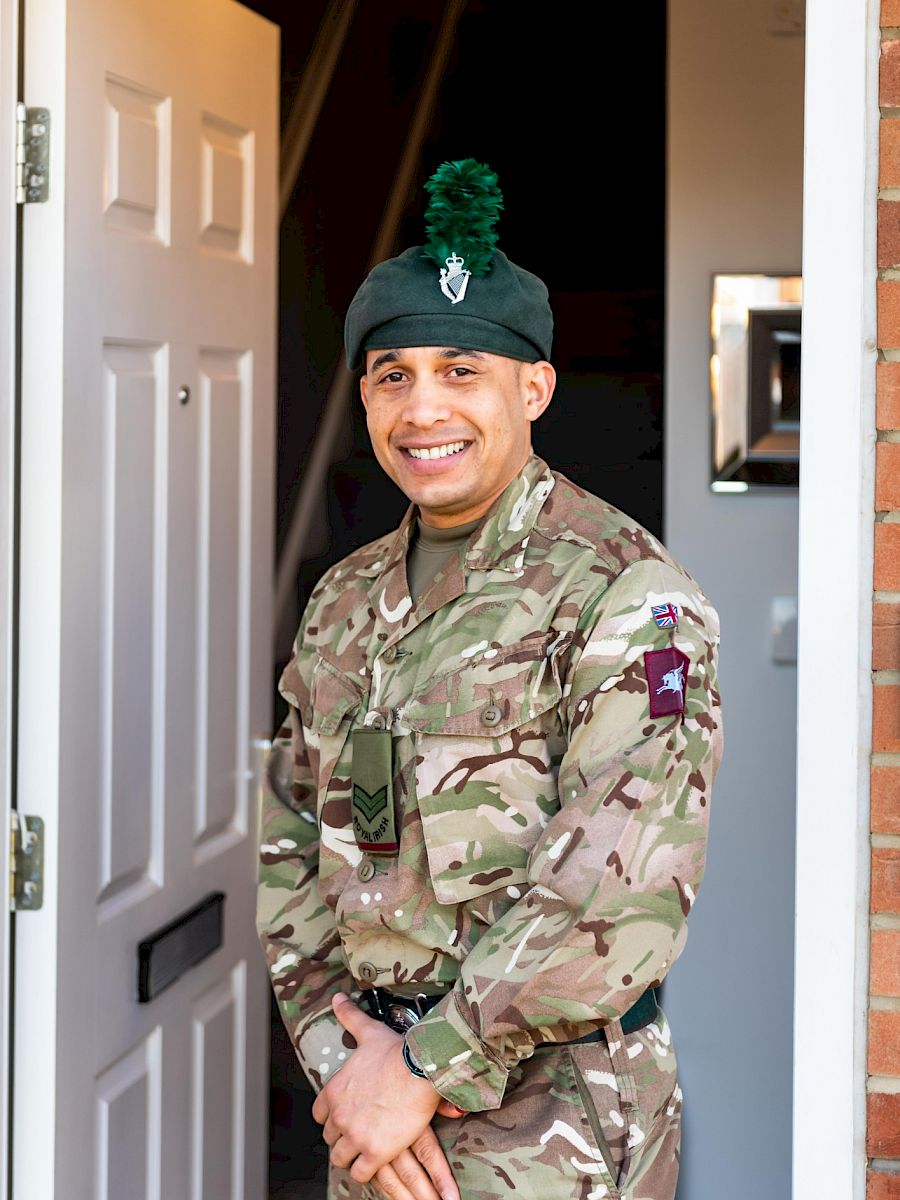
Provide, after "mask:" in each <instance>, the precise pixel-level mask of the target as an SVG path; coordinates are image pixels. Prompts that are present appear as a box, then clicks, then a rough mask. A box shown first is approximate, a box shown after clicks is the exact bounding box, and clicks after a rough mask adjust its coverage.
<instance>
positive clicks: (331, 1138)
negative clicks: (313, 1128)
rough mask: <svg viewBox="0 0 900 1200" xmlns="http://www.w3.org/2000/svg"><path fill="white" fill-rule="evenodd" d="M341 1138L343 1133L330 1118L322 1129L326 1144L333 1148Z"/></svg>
mask: <svg viewBox="0 0 900 1200" xmlns="http://www.w3.org/2000/svg"><path fill="white" fill-rule="evenodd" d="M340 1136H341V1131H340V1130H339V1129H338V1128H337V1126H336V1125H335V1123H334V1121H332V1120H331V1118H330V1117H329V1119H328V1120H327V1121H326V1122H325V1125H324V1127H323V1129H322V1139H323V1141H324V1142H325V1144H326V1146H333V1145H335V1143H336V1142H337V1140H338V1138H339V1137H340Z"/></svg>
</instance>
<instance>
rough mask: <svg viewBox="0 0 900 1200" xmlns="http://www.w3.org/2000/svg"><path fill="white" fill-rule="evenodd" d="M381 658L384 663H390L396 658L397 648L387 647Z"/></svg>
mask: <svg viewBox="0 0 900 1200" xmlns="http://www.w3.org/2000/svg"><path fill="white" fill-rule="evenodd" d="M381 657H382V659H383V660H384V661H385V662H386V663H392V662H393V661H394V659H395V658H396V657H397V647H396V646H388V648H387V650H385V652H384V654H382V656H381Z"/></svg>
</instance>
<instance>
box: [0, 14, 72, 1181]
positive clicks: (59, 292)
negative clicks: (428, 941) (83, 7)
mask: <svg viewBox="0 0 900 1200" xmlns="http://www.w3.org/2000/svg"><path fill="white" fill-rule="evenodd" d="M67 16H68V9H67V6H66V3H65V0H25V28H24V36H25V54H24V60H25V61H24V66H23V70H24V73H25V85H24V89H23V91H24V95H23V97H22V98H23V100H24V101H25V103H26V104H29V105H35V106H36V105H38V104H40V105H42V106H46V107H47V108H48V109H49V110H50V122H51V124H50V196H49V199H48V200H47V202H46V203H45V204H31V205H29V206H28V207H27V209H26V211H25V213H24V214H23V229H22V247H21V253H22V259H23V264H24V265H23V273H22V300H21V304H22V309H21V322H22V349H21V354H22V362H21V372H22V405H21V413H22V428H21V450H20V467H19V469H20V473H21V485H20V486H21V498H20V510H21V511H20V523H19V541H20V551H19V596H20V619H19V631H18V635H19V687H18V696H17V704H18V716H19V725H18V764H17V794H18V800H19V806H20V808H21V809H22V811H23V812H27V813H34V814H35V815H36V816H40V817H43V819H44V825H45V835H46V836H45V846H44V906H43V908H41V909H40V911H38V912H32V913H27V914H23V917H17V918H16V919H17V921H20V920H21V921H22V926H20V934H19V937H18V938H17V939H16V948H15V974H16V978H15V982H14V992H13V1005H14V1008H15V1016H16V1022H15V1031H14V1038H13V1056H14V1058H15V1062H16V1064H17V1070H16V1077H15V1103H14V1110H15V1111H14V1121H13V1134H12V1138H13V1147H12V1158H13V1180H12V1193H13V1195H14V1196H16V1197H20V1198H21V1200H26V1198H27V1197H31V1196H35V1197H37V1196H42V1197H47V1198H49V1197H53V1196H55V1195H56V1178H57V1167H58V1164H57V1161H56V1155H57V1149H56V1147H57V1143H58V1141H59V1138H58V1132H57V1121H58V1113H57V1095H58V1087H59V1085H58V1074H59V1061H60V1055H59V1045H58V1042H57V1039H58V1037H59V1036H61V1035H60V1028H61V1027H62V1028H63V1029H64V1028H65V1014H61V1013H59V1012H58V1011H57V999H56V997H57V986H58V985H57V976H58V969H57V963H58V960H59V939H60V928H59V927H60V917H61V914H60V911H59V908H58V880H59V828H60V820H59V810H60V804H61V803H63V796H64V789H63V788H62V787H60V783H59V762H60V746H59V713H60V672H59V657H60V647H61V625H62V590H61V588H62V545H63V542H62V515H63V501H62V482H63V470H62V398H63V296H64V289H63V285H64V277H63V270H64V253H63V251H64V245H65V219H66V206H65V196H66V186H65V178H66V161H65V148H66V63H67V60H66V33H67ZM25 916H27V918H28V925H27V936H25V933H26V929H25V928H24V917H25ZM36 979H40V980H41V981H42V987H41V995H40V998H39V999H40V1002H39V1003H36V1002H35V995H34V993H33V992H32V993H29V990H28V985H29V983H30V981H32V980H36ZM60 1021H62V1026H60ZM38 1130H39V1131H40V1132H38ZM68 1169H70V1168H69V1165H68V1164H62V1165H61V1166H60V1167H59V1170H60V1172H61V1173H62V1174H61V1175H60V1177H61V1178H62V1177H63V1176H64V1174H65V1172H66V1170H68Z"/></svg>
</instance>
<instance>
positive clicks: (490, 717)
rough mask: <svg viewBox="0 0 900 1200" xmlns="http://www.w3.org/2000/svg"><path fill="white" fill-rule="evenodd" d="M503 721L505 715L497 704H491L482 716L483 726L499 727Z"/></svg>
mask: <svg viewBox="0 0 900 1200" xmlns="http://www.w3.org/2000/svg"><path fill="white" fill-rule="evenodd" d="M502 719H503V713H502V712H501V711H500V709H499V708H498V707H497V705H496V704H489V705H488V706H487V708H486V709H485V710H484V712H483V713H482V714H481V723H482V725H499V724H500V722H501V721H502Z"/></svg>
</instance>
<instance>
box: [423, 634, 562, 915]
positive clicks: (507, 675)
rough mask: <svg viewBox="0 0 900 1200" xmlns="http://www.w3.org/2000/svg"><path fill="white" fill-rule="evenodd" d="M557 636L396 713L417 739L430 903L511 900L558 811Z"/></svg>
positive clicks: (474, 663)
mask: <svg viewBox="0 0 900 1200" xmlns="http://www.w3.org/2000/svg"><path fill="white" fill-rule="evenodd" d="M565 644H566V643H565V639H564V638H562V637H560V636H558V635H557V636H551V635H545V634H542V635H541V636H540V637H537V638H528V639H526V640H524V641H521V642H516V643H514V644H512V645H510V646H505V647H503V648H502V649H495V650H491V649H489V648H486V652H482V653H481V654H480V655H478V656H475V657H473V659H472V660H471V661H469V662H467V663H465V664H464V665H462V666H460V667H459V668H457V669H455V670H453V671H450V672H447V673H445V674H443V675H441V676H440V677H438V678H436V679H435V680H434V681H432V682H431V683H429V684H427V685H426V686H425V688H424V689H423V691H422V692H421V693H419V695H418V696H417V697H416V699H415V700H413V701H412V702H410V704H409V705H408V706H407V707H406V708H405V710H404V714H403V715H404V723H405V724H406V725H408V726H409V728H410V729H411V730H412V731H413V733H414V735H415V737H416V749H415V757H416V770H415V784H416V799H417V802H418V808H419V814H420V817H421V821H422V836H423V839H424V841H425V846H426V849H427V852H428V864H429V870H430V872H431V878H432V884H433V887H434V894H435V897H436V899H437V900H438V901H439V902H441V903H443V904H458V903H460V902H462V901H465V900H469V899H473V898H474V897H476V896H479V895H482V894H483V893H486V892H492V891H497V890H502V889H506V890H507V891H508V893H509V895H510V897H511V898H512V899H516V898H518V896H519V895H520V894H521V892H522V885H523V884H524V883H525V881H526V866H527V862H528V856H529V853H530V851H531V849H532V847H533V846H534V844H535V842H536V841H537V840H538V838H539V837H540V835H541V832H542V831H543V829H544V827H545V825H546V824H547V821H548V820H549V819H550V817H551V816H552V815H553V814H554V813H555V812H556V811H557V810H558V808H559V798H558V794H557V787H556V777H557V771H558V767H559V761H560V759H561V757H562V753H563V749H564V740H563V738H562V733H561V726H560V723H559V718H558V713H557V709H558V705H559V701H560V699H561V697H562V688H561V684H560V672H559V664H558V656H559V654H560V653H561V652H562V650H563V649H564V646H565Z"/></svg>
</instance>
